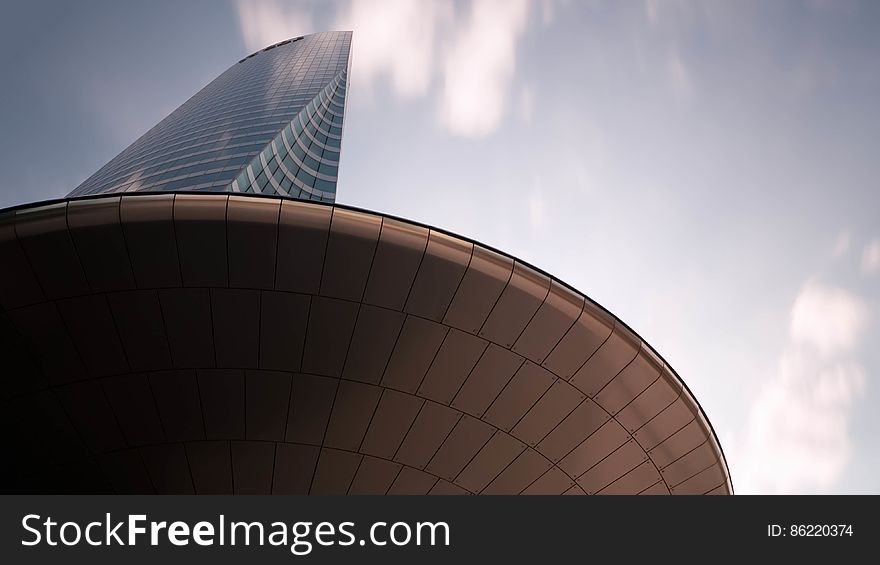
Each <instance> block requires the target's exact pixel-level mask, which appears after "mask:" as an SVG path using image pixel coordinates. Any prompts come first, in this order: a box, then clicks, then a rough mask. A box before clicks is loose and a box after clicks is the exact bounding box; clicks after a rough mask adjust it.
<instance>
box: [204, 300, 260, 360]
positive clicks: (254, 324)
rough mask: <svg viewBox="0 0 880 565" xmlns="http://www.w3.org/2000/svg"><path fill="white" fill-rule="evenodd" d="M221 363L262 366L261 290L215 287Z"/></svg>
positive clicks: (213, 308)
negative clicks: (260, 364)
mask: <svg viewBox="0 0 880 565" xmlns="http://www.w3.org/2000/svg"><path fill="white" fill-rule="evenodd" d="M211 319H212V321H213V322H214V334H213V335H214V344H215V351H216V354H217V367H236V368H254V369H256V368H259V362H260V361H259V359H260V291H258V290H241V289H237V288H228V289H227V288H212V289H211Z"/></svg>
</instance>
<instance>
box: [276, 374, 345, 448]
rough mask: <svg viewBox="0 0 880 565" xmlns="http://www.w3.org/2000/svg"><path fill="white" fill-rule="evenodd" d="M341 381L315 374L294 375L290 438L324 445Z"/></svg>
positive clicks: (288, 427) (289, 416) (293, 440)
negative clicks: (325, 433)
mask: <svg viewBox="0 0 880 565" xmlns="http://www.w3.org/2000/svg"><path fill="white" fill-rule="evenodd" d="M338 384H339V381H337V380H336V379H330V378H326V377H316V376H312V375H299V374H297V375H294V376H293V390H292V391H291V393H290V394H291V400H290V412H289V414H288V415H287V432H286V433H285V438H286V440H287V441H291V442H297V443H308V444H312V445H321V443H322V442H323V441H324V432H325V430H326V429H327V421H328V419H329V418H330V410H331V408H332V407H333V398H334V397H335V396H336V387H337V385H338Z"/></svg>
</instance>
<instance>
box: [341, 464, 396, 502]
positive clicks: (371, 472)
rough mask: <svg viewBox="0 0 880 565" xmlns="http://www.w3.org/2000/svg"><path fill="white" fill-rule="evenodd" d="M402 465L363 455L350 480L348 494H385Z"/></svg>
mask: <svg viewBox="0 0 880 565" xmlns="http://www.w3.org/2000/svg"><path fill="white" fill-rule="evenodd" d="M401 467H402V465H401V464H400V463H393V462H391V461H386V460H384V459H377V458H376V457H370V456H369V455H365V456H364V459H363V460H362V461H361V465H360V467H359V468H358V470H357V474H356V475H355V476H354V480H353V481H352V482H351V487H349V489H348V494H385V493H386V492H387V491H388V489H389V488H390V487H391V483H393V482H394V479H396V478H397V474H398V473H399V472H400V469H401Z"/></svg>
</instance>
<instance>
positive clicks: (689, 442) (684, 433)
mask: <svg viewBox="0 0 880 565" xmlns="http://www.w3.org/2000/svg"><path fill="white" fill-rule="evenodd" d="M708 437H709V436H708V434H707V433H706V431H705V430H704V429H703V427H702V426H701V425H700V421H699V420H697V419H694V420H692V421H691V423H690V424H687V425H686V426H684V427H683V428H681V429H680V430H678V431H677V432H675V433H673V434H672V435H671V436H669V437H668V438H666V439H665V440H663V441H661V442H660V443H659V444H658V445H656V446H654V447H653V448H651V449H650V450H649V451H648V455H650V456H651V459H653V460H654V463H656V464H657V466H658V467H660V468H663V467H665V466H667V465H669V464H670V463H672V462H673V461H675V460H676V459H678V458H679V457H681V456H682V455H684V454H685V453H688V452H690V451H691V450H692V449H695V448H697V447H699V446H700V445H702V444H703V443H704V442H705V441H706V440H707V439H708Z"/></svg>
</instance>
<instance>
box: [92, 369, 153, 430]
mask: <svg viewBox="0 0 880 565" xmlns="http://www.w3.org/2000/svg"><path fill="white" fill-rule="evenodd" d="M103 387H104V393H105V394H106V395H107V401H108V402H109V403H110V407H111V408H112V409H113V413H114V414H115V415H116V420H117V421H118V422H119V427H120V429H121V430H122V434H123V435H124V436H125V439H126V443H127V444H128V445H150V444H155V443H162V442H163V441H164V438H165V434H164V432H163V431H162V423H161V422H160V421H159V413H158V412H157V410H156V403H155V401H154V400H153V391H152V390H151V389H150V383H149V381H148V380H147V376H146V375H141V374H134V375H121V376H118V377H110V378H107V379H104V381H103Z"/></svg>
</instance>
